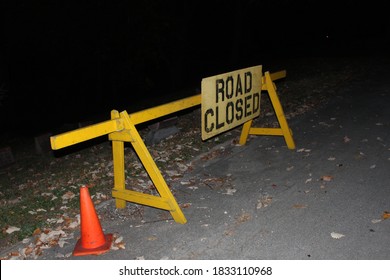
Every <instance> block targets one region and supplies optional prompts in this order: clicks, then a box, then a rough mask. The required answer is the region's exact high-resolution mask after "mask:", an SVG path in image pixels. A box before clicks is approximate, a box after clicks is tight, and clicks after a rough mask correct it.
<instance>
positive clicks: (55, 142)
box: [50, 119, 124, 150]
mask: <svg viewBox="0 0 390 280" xmlns="http://www.w3.org/2000/svg"><path fill="white" fill-rule="evenodd" d="M122 129H124V125H123V120H122V119H115V120H109V121H105V122H101V123H98V124H94V125H90V126H87V127H83V128H79V129H76V130H72V131H69V132H65V133H62V134H58V135H55V136H52V137H50V143H51V148H52V149H53V150H58V149H61V148H64V147H68V146H71V145H74V144H77V143H80V142H84V141H87V140H90V139H93V138H96V137H99V136H103V135H106V134H109V133H111V132H114V131H120V130H122Z"/></svg>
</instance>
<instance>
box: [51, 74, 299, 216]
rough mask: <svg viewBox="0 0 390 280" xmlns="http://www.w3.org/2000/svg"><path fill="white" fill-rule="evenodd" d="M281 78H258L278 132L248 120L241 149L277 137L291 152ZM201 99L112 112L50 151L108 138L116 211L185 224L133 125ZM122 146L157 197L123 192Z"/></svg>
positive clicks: (56, 141)
mask: <svg viewBox="0 0 390 280" xmlns="http://www.w3.org/2000/svg"><path fill="white" fill-rule="evenodd" d="M285 76H286V71H280V72H276V73H273V74H270V73H269V72H266V73H265V76H264V77H262V78H261V91H267V92H268V94H269V96H270V99H271V102H272V105H273V107H274V110H275V113H276V116H277V119H278V121H279V124H280V128H254V127H252V120H250V121H248V122H246V123H245V124H244V125H243V129H242V133H241V137H240V142H239V143H240V144H241V145H244V144H245V143H246V141H247V138H248V135H250V134H251V135H277V136H284V139H285V141H286V143H287V146H288V148H289V149H294V148H295V144H294V140H293V138H292V132H291V130H290V129H289V127H288V124H287V121H286V119H285V116H284V112H283V109H282V106H281V104H280V101H279V98H278V96H277V94H276V87H275V84H274V83H273V81H274V80H277V79H281V78H284V77H285ZM201 99H202V98H201V94H198V95H195V96H192V97H188V98H184V99H180V100H177V101H173V102H170V103H166V104H163V105H160V106H156V107H153V108H150V109H146V110H142V111H139V112H136V113H132V114H128V113H127V112H126V111H123V112H118V111H116V110H112V111H111V120H108V121H104V122H101V123H97V124H93V125H90V126H87V127H84V128H80V129H76V130H73V131H69V132H65V133H62V134H58V135H55V136H52V137H50V141H51V147H52V149H53V150H58V149H61V148H64V147H67V146H71V145H75V144H77V143H80V142H84V141H88V140H90V139H93V138H96V137H100V136H103V135H108V138H109V140H110V141H112V154H113V168H114V187H113V190H112V196H113V197H114V198H115V200H116V207H117V208H125V207H126V202H132V203H136V204H142V205H146V206H150V207H154V208H158V209H162V210H166V211H169V212H170V214H171V215H172V217H173V219H174V220H175V222H177V223H180V224H185V223H186V222H187V220H186V218H185V216H184V214H183V212H182V210H181V208H180V207H179V205H178V203H177V202H176V199H175V198H174V196H173V194H172V193H171V191H170V189H169V187H168V185H167V183H166V182H165V180H164V178H163V176H162V174H161V172H160V170H159V169H158V167H157V165H156V163H155V162H154V160H153V158H152V156H151V154H150V153H149V151H148V149H147V147H146V145H145V143H144V141H143V140H142V138H141V136H140V134H139V133H138V131H137V128H136V125H138V124H141V123H145V122H147V121H151V120H154V119H157V118H161V117H163V116H167V115H170V114H172V113H175V112H178V111H181V110H184V109H188V108H191V107H194V106H198V105H201ZM125 142H129V143H131V145H132V146H133V148H134V151H135V152H136V154H137V155H138V157H139V159H140V161H141V163H142V164H143V166H144V168H145V170H146V172H147V173H148V175H149V177H150V179H151V181H152V182H153V184H154V186H155V187H156V189H157V191H158V193H159V196H155V195H150V194H145V193H140V192H136V191H132V190H129V189H126V185H125V156H124V143H125Z"/></svg>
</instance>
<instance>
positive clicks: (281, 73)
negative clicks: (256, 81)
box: [261, 70, 287, 90]
mask: <svg viewBox="0 0 390 280" xmlns="http://www.w3.org/2000/svg"><path fill="white" fill-rule="evenodd" d="M269 75H270V77H271V80H272V81H276V80H279V79H283V78H285V77H286V75H287V72H286V70H282V71H278V72H274V73H271V74H269ZM261 84H262V87H261V90H267V84H266V81H265V76H263V77H262V78H261Z"/></svg>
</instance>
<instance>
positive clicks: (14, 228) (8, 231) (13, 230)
mask: <svg viewBox="0 0 390 280" xmlns="http://www.w3.org/2000/svg"><path fill="white" fill-rule="evenodd" d="M19 230H20V228H18V227H14V226H9V227H8V228H7V229H6V231H5V232H6V233H8V234H11V233H13V232H15V231H19Z"/></svg>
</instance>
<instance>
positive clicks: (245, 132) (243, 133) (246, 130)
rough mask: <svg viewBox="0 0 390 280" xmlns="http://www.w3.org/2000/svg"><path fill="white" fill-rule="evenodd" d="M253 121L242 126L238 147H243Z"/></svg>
mask: <svg viewBox="0 0 390 280" xmlns="http://www.w3.org/2000/svg"><path fill="white" fill-rule="evenodd" d="M252 122H253V120H249V121H247V122H246V123H244V125H243V126H242V131H241V136H240V141H239V144H240V145H245V143H246V141H247V140H248V136H249V131H250V129H251V126H252Z"/></svg>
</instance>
